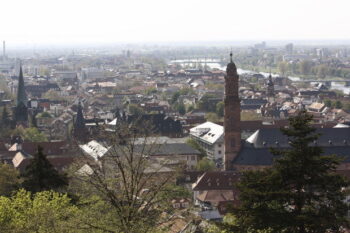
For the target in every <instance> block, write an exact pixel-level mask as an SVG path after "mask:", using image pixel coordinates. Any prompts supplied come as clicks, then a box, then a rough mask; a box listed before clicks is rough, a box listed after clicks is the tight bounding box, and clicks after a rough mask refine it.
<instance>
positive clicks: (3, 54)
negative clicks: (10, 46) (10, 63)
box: [2, 41, 6, 61]
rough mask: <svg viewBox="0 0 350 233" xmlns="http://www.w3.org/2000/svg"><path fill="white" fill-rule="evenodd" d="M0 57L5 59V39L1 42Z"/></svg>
mask: <svg viewBox="0 0 350 233" xmlns="http://www.w3.org/2000/svg"><path fill="white" fill-rule="evenodd" d="M2 59H3V60H4V61H5V59H6V44H5V41H3V42H2Z"/></svg>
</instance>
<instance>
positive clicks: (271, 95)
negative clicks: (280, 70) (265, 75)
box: [266, 74, 275, 102]
mask: <svg viewBox="0 0 350 233" xmlns="http://www.w3.org/2000/svg"><path fill="white" fill-rule="evenodd" d="M266 94H267V98H268V100H269V101H270V102H271V101H274V99H275V86H274V83H273V81H272V76H271V74H270V75H269V80H268V81H267V93H266Z"/></svg>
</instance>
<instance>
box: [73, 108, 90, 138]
mask: <svg viewBox="0 0 350 233" xmlns="http://www.w3.org/2000/svg"><path fill="white" fill-rule="evenodd" d="M73 127H74V128H73V136H74V138H75V139H76V140H78V141H81V142H84V141H86V140H87V138H88V132H87V129H86V127H85V119H84V115H83V107H82V106H81V103H80V101H79V104H78V110H77V116H76V119H75V122H74V126H73Z"/></svg>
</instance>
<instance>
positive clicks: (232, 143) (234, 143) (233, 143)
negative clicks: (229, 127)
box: [231, 139, 236, 147]
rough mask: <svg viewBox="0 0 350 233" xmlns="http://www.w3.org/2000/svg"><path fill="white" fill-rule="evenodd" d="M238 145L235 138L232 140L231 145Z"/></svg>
mask: <svg viewBox="0 0 350 233" xmlns="http://www.w3.org/2000/svg"><path fill="white" fill-rule="evenodd" d="M235 146H236V142H235V140H234V139H232V140H231V147H235Z"/></svg>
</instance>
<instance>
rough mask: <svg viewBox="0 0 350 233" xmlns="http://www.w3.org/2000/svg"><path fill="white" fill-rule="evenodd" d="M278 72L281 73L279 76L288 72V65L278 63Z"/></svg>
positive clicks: (283, 62)
mask: <svg viewBox="0 0 350 233" xmlns="http://www.w3.org/2000/svg"><path fill="white" fill-rule="evenodd" d="M278 70H279V71H280V72H281V74H282V75H283V76H284V75H285V74H286V73H287V71H288V63H287V62H285V61H282V62H279V63H278Z"/></svg>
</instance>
